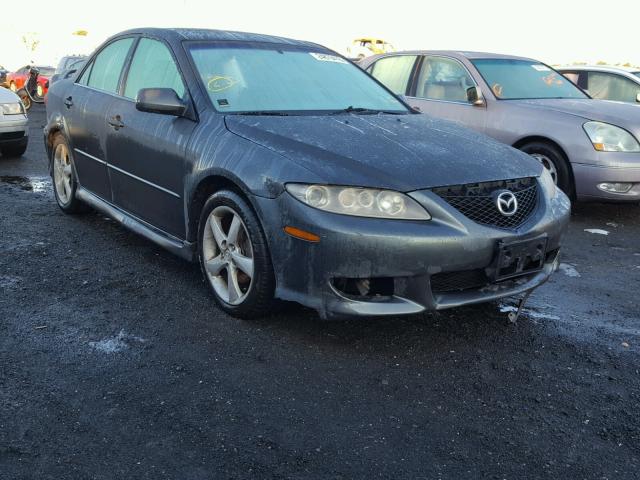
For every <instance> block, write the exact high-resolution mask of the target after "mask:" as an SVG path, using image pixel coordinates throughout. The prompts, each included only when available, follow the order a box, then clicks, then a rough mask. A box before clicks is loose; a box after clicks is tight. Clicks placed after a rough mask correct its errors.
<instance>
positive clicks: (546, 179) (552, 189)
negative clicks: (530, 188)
mask: <svg viewBox="0 0 640 480" xmlns="http://www.w3.org/2000/svg"><path fill="white" fill-rule="evenodd" d="M540 183H541V184H542V187H543V188H544V189H545V190H546V191H547V192H549V196H550V197H555V196H556V188H557V187H556V182H554V181H553V177H552V176H551V173H550V172H549V170H547V169H546V168H544V167H543V168H542V173H541V174H540Z"/></svg>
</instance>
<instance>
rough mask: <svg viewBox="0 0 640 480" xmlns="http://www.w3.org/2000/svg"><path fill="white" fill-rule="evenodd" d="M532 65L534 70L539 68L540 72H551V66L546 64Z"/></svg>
mask: <svg viewBox="0 0 640 480" xmlns="http://www.w3.org/2000/svg"><path fill="white" fill-rule="evenodd" d="M531 67H532V68H533V69H534V70H537V71H539V72H550V71H551V69H550V68H549V67H547V66H546V65H531Z"/></svg>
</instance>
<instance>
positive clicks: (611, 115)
mask: <svg viewBox="0 0 640 480" xmlns="http://www.w3.org/2000/svg"><path fill="white" fill-rule="evenodd" d="M508 102H514V103H517V104H518V105H521V106H523V107H529V108H539V109H544V110H553V111H555V112H560V113H565V114H567V115H573V116H577V117H582V118H584V119H586V120H597V121H600V122H606V123H611V124H613V125H619V126H621V127H625V128H627V129H629V130H637V129H638V128H640V108H639V107H638V106H637V105H633V104H631V103H624V102H611V101H608V100H594V99H590V98H577V99H568V98H561V99H556V98H550V99H536V100H508Z"/></svg>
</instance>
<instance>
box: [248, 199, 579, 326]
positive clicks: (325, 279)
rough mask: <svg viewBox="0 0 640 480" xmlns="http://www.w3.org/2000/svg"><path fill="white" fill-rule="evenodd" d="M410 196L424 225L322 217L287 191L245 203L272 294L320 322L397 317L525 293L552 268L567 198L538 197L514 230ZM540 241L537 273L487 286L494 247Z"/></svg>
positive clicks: (492, 268)
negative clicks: (307, 237)
mask: <svg viewBox="0 0 640 480" xmlns="http://www.w3.org/2000/svg"><path fill="white" fill-rule="evenodd" d="M542 191H544V190H542ZM411 196H412V197H413V198H414V199H416V200H417V201H418V202H420V203H421V204H422V205H423V206H424V207H425V208H427V210H428V211H429V213H430V214H431V215H432V220H430V221H404V220H385V219H375V218H363V217H354V216H346V215H339V214H334V213H328V212H325V211H321V210H317V209H313V208H311V207H309V206H307V205H304V204H303V203H301V202H299V201H298V200H296V199H295V198H293V197H292V196H291V195H289V194H288V193H283V194H282V195H280V196H279V197H277V198H275V199H267V198H263V197H254V205H255V206H256V208H257V209H258V210H259V213H260V216H261V218H262V221H263V228H264V230H265V234H266V236H267V239H268V243H269V248H270V252H271V257H272V260H273V266H274V271H275V276H276V296H277V297H278V298H281V299H283V300H289V301H295V302H298V303H301V304H303V305H306V306H308V307H311V308H313V309H315V310H317V311H318V312H319V314H320V316H321V317H322V318H328V317H333V316H345V315H364V316H380V315H406V314H415V313H420V312H423V311H425V310H441V309H445V308H452V307H458V306H462V305H469V304H474V303H481V302H487V301H491V300H495V299H498V298H502V297H506V296H512V295H517V294H520V293H523V292H527V291H530V290H532V289H534V288H536V287H538V286H540V285H541V284H543V283H544V282H545V281H546V280H547V279H548V278H549V276H550V275H551V274H552V273H553V272H554V271H555V269H556V268H557V264H558V252H559V248H560V242H561V239H562V237H563V235H564V233H565V231H566V227H567V225H568V222H569V214H570V202H569V200H568V198H567V197H566V196H565V195H564V194H563V193H561V192H560V191H559V190H557V192H556V193H555V194H554V195H553V196H550V195H547V192H546V191H544V194H542V195H540V198H539V199H538V202H539V204H538V207H537V209H536V211H535V212H534V213H533V214H532V215H531V217H530V218H529V219H528V220H527V221H526V222H525V223H524V224H523V225H522V226H521V227H519V228H518V229H517V230H503V229H498V228H494V227H489V226H484V225H481V224H478V223H475V222H473V221H472V220H470V219H469V218H467V217H465V216H464V215H462V214H461V213H460V212H459V211H458V210H456V209H455V208H453V207H452V206H451V205H449V204H448V203H447V202H445V201H444V200H442V199H441V198H440V197H438V196H437V195H435V194H434V193H432V192H431V191H429V190H424V191H418V192H413V193H411ZM286 226H293V227H296V228H299V229H302V230H305V231H308V232H312V233H314V234H316V235H318V236H319V237H320V241H319V242H316V243H312V242H306V241H303V240H300V239H297V238H293V237H291V236H289V235H287V234H286V233H285V232H284V227H286ZM540 238H542V239H544V251H543V252H542V255H543V258H541V261H540V264H539V265H538V268H536V269H533V270H531V271H529V272H524V273H520V274H519V275H517V276H513V277H512V278H504V279H501V280H499V281H495V279H496V277H497V276H499V275H498V271H497V270H496V268H497V267H496V263H497V258H498V251H499V245H501V244H503V243H504V242H506V243H507V244H509V243H512V242H515V241H527V240H535V239H540ZM500 278H502V277H500Z"/></svg>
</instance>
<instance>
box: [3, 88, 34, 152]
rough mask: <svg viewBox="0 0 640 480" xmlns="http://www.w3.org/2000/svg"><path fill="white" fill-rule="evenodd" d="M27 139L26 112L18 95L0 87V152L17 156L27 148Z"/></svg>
mask: <svg viewBox="0 0 640 480" xmlns="http://www.w3.org/2000/svg"><path fill="white" fill-rule="evenodd" d="M28 141H29V128H28V126H27V114H26V112H25V111H24V106H23V105H22V102H21V101H20V97H18V95H16V94H15V93H13V92H12V91H11V90H7V89H6V88H3V87H0V152H1V153H2V155H4V156H7V157H19V156H20V155H22V154H23V153H24V152H25V150H26V149H27V142H28Z"/></svg>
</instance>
